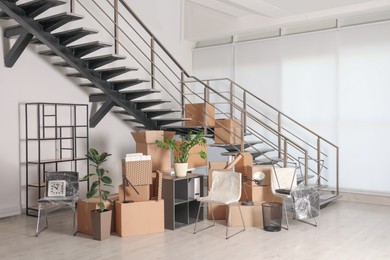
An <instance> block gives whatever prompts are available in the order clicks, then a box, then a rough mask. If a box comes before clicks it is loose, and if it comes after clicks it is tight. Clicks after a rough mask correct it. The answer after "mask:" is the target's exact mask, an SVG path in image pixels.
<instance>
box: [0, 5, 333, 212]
mask: <svg viewBox="0 0 390 260" xmlns="http://www.w3.org/2000/svg"><path fill="white" fill-rule="evenodd" d="M86 2H87V1H82V0H71V1H69V2H67V1H62V0H32V1H29V2H24V3H21V4H19V3H18V0H0V9H1V10H2V11H1V12H0V18H1V19H12V20H14V21H15V22H16V24H15V25H14V26H10V27H7V28H5V30H4V37H6V38H17V39H16V41H15V43H14V45H13V46H12V48H11V49H10V51H9V52H8V53H7V54H6V55H5V58H4V59H5V61H4V63H5V66H6V67H12V66H13V65H14V64H15V63H16V62H17V60H18V58H19V57H20V55H21V54H22V53H23V51H24V49H25V48H26V47H27V46H28V45H29V44H30V43H31V44H37V45H42V46H46V48H47V49H45V50H42V51H40V52H39V54H40V55H43V56H46V57H48V58H50V57H59V58H61V60H60V61H55V62H53V66H57V67H64V68H70V69H74V72H71V73H67V74H66V76H68V77H71V78H73V79H75V81H78V80H81V81H84V82H82V83H80V84H79V85H80V86H81V87H83V88H88V89H90V90H91V92H92V93H91V94H90V96H89V100H90V102H93V103H96V104H98V106H99V109H98V110H97V111H96V112H95V114H94V115H93V116H91V118H90V126H91V127H95V126H96V125H97V124H98V123H99V122H100V121H101V120H102V119H103V118H104V116H105V115H106V114H107V113H108V112H109V111H113V112H114V113H116V114H118V116H121V117H122V118H123V120H125V121H128V122H130V124H131V125H132V127H134V128H139V129H150V130H153V129H154V130H158V129H164V130H174V131H176V132H177V133H178V134H187V133H188V132H189V131H193V132H196V131H204V132H205V134H206V136H207V137H210V138H213V137H214V130H215V129H214V127H213V126H210V125H207V118H208V117H209V116H210V115H208V114H207V110H206V111H204V112H203V113H204V118H205V119H206V120H204V121H199V122H198V124H197V126H187V125H186V124H185V122H186V121H189V120H191V118H193V116H192V114H191V112H190V111H189V110H187V108H186V105H188V104H191V103H204V104H205V105H209V106H211V107H213V108H214V109H215V111H216V117H217V118H220V119H225V118H227V119H232V120H236V121H237V122H239V124H240V131H239V133H237V132H234V133H232V135H236V136H237V138H239V139H240V140H241V141H240V143H239V144H236V143H234V144H231V143H227V144H211V146H214V147H216V148H218V149H219V148H220V149H221V154H222V155H224V156H231V157H234V156H236V155H237V154H238V153H239V152H242V151H248V152H250V153H251V154H252V156H253V159H254V164H271V165H279V166H287V164H289V163H294V164H295V165H296V166H297V167H298V169H299V170H300V177H301V178H300V181H301V182H303V183H304V184H305V185H315V186H316V187H318V188H319V189H322V191H321V193H322V196H321V197H322V204H323V205H326V204H327V203H329V202H330V201H332V200H333V199H335V198H337V197H338V195H339V188H338V147H337V146H336V145H334V144H332V143H331V142H329V141H327V140H326V139H324V138H323V137H321V136H319V135H317V134H316V133H314V132H313V131H311V130H310V129H308V128H306V127H304V126H303V125H301V124H299V123H298V122H296V121H295V120H293V119H292V118H290V117H288V116H287V115H285V114H284V113H282V112H281V111H278V110H277V109H275V108H273V107H272V106H270V105H269V104H267V103H266V102H265V101H263V100H261V99H259V98H258V97H257V96H256V95H254V94H252V93H250V92H248V91H246V90H245V88H243V87H241V86H239V85H238V84H237V83H235V82H233V81H232V80H230V79H207V80H199V79H198V78H196V77H194V76H191V75H189V74H188V73H187V72H186V71H185V70H184V68H183V67H182V66H181V65H180V64H179V62H177V61H176V60H175V59H174V57H173V56H172V55H171V54H170V53H169V52H168V50H167V49H166V48H165V47H164V46H163V45H162V44H161V42H160V41H159V40H158V39H157V38H156V37H155V36H154V35H153V33H152V32H151V31H150V30H149V29H148V28H147V27H146V26H145V24H143V22H142V21H141V20H140V19H139V18H138V16H137V15H136V14H135V13H134V12H133V11H132V10H131V8H130V7H129V6H128V5H127V4H126V3H125V1H123V0H101V1H88V3H86ZM76 8H77V13H83V14H84V15H80V14H76ZM59 9H60V11H58V10H59ZM69 10H70V12H69ZM64 11H65V12H64ZM53 12H54V14H51V13H53ZM46 13H50V14H49V15H46V16H45V14H46ZM41 14H42V15H41ZM37 17H43V18H37ZM84 19H85V23H88V24H96V28H98V30H95V29H88V28H85V27H83V26H81V27H77V26H72V24H76V23H77V21H81V20H84ZM65 27H67V28H65ZM102 35H103V36H102ZM95 36H96V37H95ZM90 37H95V38H97V37H99V39H100V38H108V39H109V41H110V42H109V43H107V42H102V41H96V40H92V41H91V40H85V41H84V42H81V43H80V41H82V40H83V39H89V38H90ZM104 49H106V50H107V49H109V50H111V49H113V50H114V51H113V52H110V53H109V54H96V53H98V52H99V51H101V50H104ZM119 52H120V53H119ZM121 61H122V62H126V65H125V66H113V67H109V66H108V65H111V64H117V63H118V62H121ZM128 64H131V66H127V65H128ZM128 75H132V76H131V77H130V78H128ZM145 85H146V86H147V87H145ZM224 128H225V127H224ZM226 131H230V129H229V128H226ZM325 151H326V152H325ZM324 182H325V183H326V184H324ZM328 183H330V185H329V186H328V185H327V184H328Z"/></svg>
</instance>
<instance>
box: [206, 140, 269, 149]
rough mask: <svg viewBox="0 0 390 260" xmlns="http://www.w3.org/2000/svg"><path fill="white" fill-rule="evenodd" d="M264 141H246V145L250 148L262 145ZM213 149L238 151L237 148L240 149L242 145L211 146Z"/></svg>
mask: <svg viewBox="0 0 390 260" xmlns="http://www.w3.org/2000/svg"><path fill="white" fill-rule="evenodd" d="M261 143H263V141H260V140H259V141H244V145H245V146H246V147H247V148H248V147H250V146H254V145H256V144H261ZM209 146H211V147H217V148H224V149H226V150H228V151H230V150H236V149H235V148H240V146H241V144H215V143H214V144H210V145H209Z"/></svg>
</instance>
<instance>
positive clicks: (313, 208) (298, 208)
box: [291, 186, 320, 219]
mask: <svg viewBox="0 0 390 260" xmlns="http://www.w3.org/2000/svg"><path fill="white" fill-rule="evenodd" d="M291 196H292V198H293V201H294V211H295V218H296V219H309V218H315V217H318V216H319V215H320V196H319V193H318V191H317V190H316V189H315V188H313V187H305V186H298V187H296V189H294V190H293V191H291Z"/></svg>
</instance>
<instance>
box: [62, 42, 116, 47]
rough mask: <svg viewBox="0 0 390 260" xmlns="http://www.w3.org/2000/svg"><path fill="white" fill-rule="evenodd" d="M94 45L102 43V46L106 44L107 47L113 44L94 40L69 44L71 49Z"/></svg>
mask: <svg viewBox="0 0 390 260" xmlns="http://www.w3.org/2000/svg"><path fill="white" fill-rule="evenodd" d="M93 45H100V46H106V47H110V46H112V44H111V43H108V42H101V41H93V42H86V43H80V44H75V45H70V46H68V48H69V49H78V48H85V47H90V46H93Z"/></svg>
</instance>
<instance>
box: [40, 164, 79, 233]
mask: <svg viewBox="0 0 390 260" xmlns="http://www.w3.org/2000/svg"><path fill="white" fill-rule="evenodd" d="M45 182H46V191H45V197H43V198H41V199H39V200H38V219H37V227H36V229H35V236H36V237H38V235H39V234H40V233H41V232H42V231H43V230H45V229H46V228H47V227H48V220H47V211H48V209H52V208H55V207H63V206H69V207H70V208H71V209H72V210H73V235H76V233H77V231H76V224H75V223H76V202H77V200H78V198H79V173H78V172H68V171H62V172H45ZM42 211H44V213H45V216H46V225H45V227H43V228H42V229H41V230H39V226H40V221H41V215H42Z"/></svg>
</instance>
